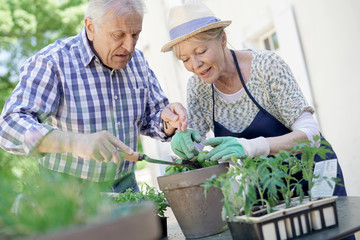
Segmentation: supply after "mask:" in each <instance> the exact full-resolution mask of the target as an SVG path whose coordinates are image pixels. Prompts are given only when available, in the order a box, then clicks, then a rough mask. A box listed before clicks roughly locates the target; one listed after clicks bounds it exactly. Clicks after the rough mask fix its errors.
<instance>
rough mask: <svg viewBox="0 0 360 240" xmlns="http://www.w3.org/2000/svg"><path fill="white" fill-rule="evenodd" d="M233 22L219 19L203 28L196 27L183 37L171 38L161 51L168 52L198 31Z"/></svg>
mask: <svg viewBox="0 0 360 240" xmlns="http://www.w3.org/2000/svg"><path fill="white" fill-rule="evenodd" d="M230 24H231V21H219V22H215V23H211V24H209V25H206V26H204V27H202V28H199V29H196V30H195V31H192V32H190V33H188V34H185V35H183V36H181V37H178V38H175V39H174V40H171V41H170V42H168V43H166V44H165V45H164V46H163V47H162V48H161V52H168V51H170V50H171V48H172V47H173V46H174V45H176V44H178V43H179V42H182V41H184V40H186V39H188V38H190V37H192V36H194V35H196V34H198V33H201V32H204V31H207V30H210V29H213V28H220V27H222V28H226V27H227V26H229V25H230Z"/></svg>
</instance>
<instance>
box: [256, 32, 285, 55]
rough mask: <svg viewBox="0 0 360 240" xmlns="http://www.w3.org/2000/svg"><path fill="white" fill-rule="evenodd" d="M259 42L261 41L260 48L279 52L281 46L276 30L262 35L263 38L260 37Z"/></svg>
mask: <svg viewBox="0 0 360 240" xmlns="http://www.w3.org/2000/svg"><path fill="white" fill-rule="evenodd" d="M259 40H260V42H259V43H260V46H261V47H262V48H264V49H266V50H270V51H273V52H278V51H279V48H280V46H279V41H278V37H277V34H276V32H275V30H271V31H268V32H267V33H265V34H264V35H262V37H260V38H259Z"/></svg>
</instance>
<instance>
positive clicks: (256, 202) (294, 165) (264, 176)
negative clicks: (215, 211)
mask: <svg viewBox="0 0 360 240" xmlns="http://www.w3.org/2000/svg"><path fill="white" fill-rule="evenodd" d="M314 140H315V142H319V140H320V136H318V137H315V138H314ZM320 143H322V144H324V145H327V144H328V143H326V142H325V141H321V142H320ZM299 153H301V154H302V155H301V158H298V156H299V155H298V154H299ZM326 153H331V151H330V150H329V149H327V148H326V147H325V146H320V147H317V146H316V145H315V144H312V143H311V142H310V141H302V142H298V144H297V145H295V146H294V147H293V148H291V150H290V151H282V150H281V151H280V152H279V153H278V154H276V155H274V156H270V157H263V156H260V157H256V158H247V159H245V160H243V161H238V160H237V159H235V158H234V157H233V158H232V161H233V162H234V163H235V165H234V166H232V167H231V168H230V169H229V171H228V172H227V173H226V174H222V175H220V176H218V177H216V176H212V177H211V178H210V179H208V180H207V181H206V182H205V183H204V184H203V185H202V186H203V187H204V189H205V190H204V191H205V194H206V192H207V190H208V189H209V188H210V187H212V186H214V187H217V188H219V189H220V190H221V191H222V193H223V195H224V199H223V201H224V207H223V213H222V217H223V219H224V220H225V219H227V218H229V219H230V220H234V217H235V216H237V215H242V214H245V215H246V216H248V217H249V216H252V214H253V211H254V210H256V209H258V208H257V207H258V206H264V207H266V209H267V212H268V213H270V212H272V211H273V207H274V206H275V205H276V204H278V203H279V202H280V201H281V200H283V201H284V202H285V206H286V207H287V208H288V207H290V206H291V199H292V198H293V197H294V196H299V197H300V198H299V200H300V202H302V200H303V198H304V195H305V193H304V191H303V185H302V183H303V182H304V181H307V182H308V192H307V193H306V194H308V195H309V197H311V189H312V187H313V186H314V182H313V180H314V179H317V178H319V176H316V175H315V174H314V172H313V169H314V165H315V160H314V159H315V156H316V155H319V156H320V157H321V158H323V159H324V158H325V155H326ZM299 173H300V174H301V176H302V178H301V179H297V178H295V176H294V175H295V174H299ZM324 179H325V180H326V181H328V179H326V178H324ZM331 180H332V181H335V182H337V181H339V179H337V178H333V179H331ZM328 182H329V181H328ZM234 183H236V184H237V185H238V186H237V187H234ZM310 200H311V199H310Z"/></svg>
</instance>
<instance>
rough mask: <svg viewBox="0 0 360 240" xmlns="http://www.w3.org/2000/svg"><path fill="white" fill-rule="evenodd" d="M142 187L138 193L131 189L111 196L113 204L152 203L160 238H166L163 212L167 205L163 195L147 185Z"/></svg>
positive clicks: (165, 220)
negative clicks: (158, 224)
mask: <svg viewBox="0 0 360 240" xmlns="http://www.w3.org/2000/svg"><path fill="white" fill-rule="evenodd" d="M143 186H144V187H143V188H142V189H141V190H140V191H139V192H134V191H133V189H127V190H126V191H125V192H124V193H118V194H117V193H115V194H112V196H113V202H114V203H141V202H145V201H149V202H153V203H154V204H155V208H156V214H157V216H158V218H159V222H160V224H161V229H162V233H161V237H162V238H164V237H166V236H167V217H165V211H166V209H167V207H168V203H167V200H166V197H165V194H164V193H163V192H161V191H158V190H157V189H155V188H154V187H150V186H149V185H148V184H146V183H145V184H144V185H143Z"/></svg>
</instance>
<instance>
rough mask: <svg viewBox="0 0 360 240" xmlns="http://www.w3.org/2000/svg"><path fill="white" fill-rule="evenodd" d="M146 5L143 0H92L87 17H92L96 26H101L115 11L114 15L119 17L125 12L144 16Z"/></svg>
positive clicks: (87, 10)
mask: <svg viewBox="0 0 360 240" xmlns="http://www.w3.org/2000/svg"><path fill="white" fill-rule="evenodd" d="M145 10H146V7H145V3H144V1H143V0H90V1H89V4H88V6H87V9H86V13H85V18H90V19H92V21H93V22H94V24H95V26H96V27H97V26H101V25H102V24H103V23H105V22H106V21H109V20H111V19H108V18H109V14H108V13H109V12H110V11H112V12H113V13H114V15H113V16H114V17H119V16H121V15H123V14H124V13H134V12H135V13H138V14H140V15H141V16H142V17H143V16H144V13H145Z"/></svg>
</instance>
